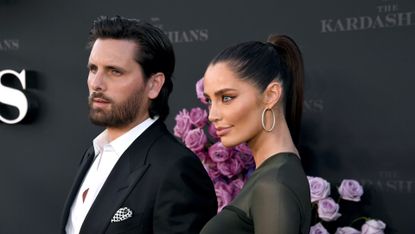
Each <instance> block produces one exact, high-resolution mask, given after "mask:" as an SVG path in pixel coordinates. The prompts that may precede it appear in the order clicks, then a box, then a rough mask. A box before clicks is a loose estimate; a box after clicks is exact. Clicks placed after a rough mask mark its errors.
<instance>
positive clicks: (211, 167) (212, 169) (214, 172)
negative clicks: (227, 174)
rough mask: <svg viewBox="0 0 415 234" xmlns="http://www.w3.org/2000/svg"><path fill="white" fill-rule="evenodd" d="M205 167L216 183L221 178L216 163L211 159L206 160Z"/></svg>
mask: <svg viewBox="0 0 415 234" xmlns="http://www.w3.org/2000/svg"><path fill="white" fill-rule="evenodd" d="M203 166H205V169H206V171H207V172H208V175H209V177H210V179H211V180H212V181H216V180H217V179H218V178H219V177H220V176H221V174H220V172H219V170H218V167H217V166H216V163H215V162H213V161H212V160H211V159H210V158H209V157H206V158H205V160H204V161H203Z"/></svg>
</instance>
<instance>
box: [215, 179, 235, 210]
mask: <svg viewBox="0 0 415 234" xmlns="http://www.w3.org/2000/svg"><path fill="white" fill-rule="evenodd" d="M214 186H215V192H216V197H217V199H218V212H219V211H221V210H222V209H223V207H225V206H226V205H228V204H229V202H231V200H232V188H230V186H229V185H227V184H226V183H225V182H223V181H217V182H216V183H215V184H214Z"/></svg>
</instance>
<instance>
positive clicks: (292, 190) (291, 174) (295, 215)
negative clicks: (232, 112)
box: [201, 153, 311, 234]
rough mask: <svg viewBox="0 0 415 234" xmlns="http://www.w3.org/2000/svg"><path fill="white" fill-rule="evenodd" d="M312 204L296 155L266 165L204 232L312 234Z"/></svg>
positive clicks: (280, 156) (278, 156)
mask: <svg viewBox="0 0 415 234" xmlns="http://www.w3.org/2000/svg"><path fill="white" fill-rule="evenodd" d="M310 221H311V202H310V192H309V185H308V181H307V177H306V175H305V173H304V171H303V169H302V166H301V162H300V160H299V159H298V157H297V156H296V155H295V154H291V153H280V154H276V155H274V156H272V157H270V158H268V159H267V160H266V161H264V162H263V163H262V164H261V165H260V166H259V167H258V168H257V170H256V171H255V172H254V173H253V174H252V176H251V178H249V180H248V181H247V183H246V184H245V186H244V188H243V189H242V190H241V192H240V193H239V194H238V196H237V197H236V198H235V199H234V200H233V201H232V202H231V203H230V204H229V205H228V206H226V207H225V208H224V209H223V210H222V211H221V212H220V213H219V214H218V215H217V216H215V217H214V218H212V219H211V220H210V221H209V222H208V223H207V224H206V225H205V227H204V228H203V229H202V232H201V233H202V234H215V233H227V234H234V233H235V234H236V233H238V234H245V233H246V234H248V233H259V234H271V233H272V234H298V233H301V234H308V233H309V229H310Z"/></svg>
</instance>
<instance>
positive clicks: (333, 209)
mask: <svg viewBox="0 0 415 234" xmlns="http://www.w3.org/2000/svg"><path fill="white" fill-rule="evenodd" d="M317 212H318V217H320V218H321V219H322V220H324V221H326V222H328V221H334V220H336V219H337V218H339V217H340V216H341V214H340V213H339V204H337V203H336V202H335V201H334V200H333V199H332V198H331V197H328V198H324V199H322V200H319V201H318V209H317Z"/></svg>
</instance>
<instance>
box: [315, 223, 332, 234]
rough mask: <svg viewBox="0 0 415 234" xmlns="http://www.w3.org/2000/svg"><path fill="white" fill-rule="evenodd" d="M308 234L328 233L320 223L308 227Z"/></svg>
mask: <svg viewBox="0 0 415 234" xmlns="http://www.w3.org/2000/svg"><path fill="white" fill-rule="evenodd" d="M310 234H329V232H328V231H327V229H325V228H324V226H323V225H322V224H321V223H317V224H316V225H314V226H312V227H310Z"/></svg>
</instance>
